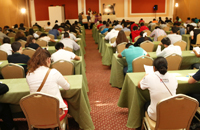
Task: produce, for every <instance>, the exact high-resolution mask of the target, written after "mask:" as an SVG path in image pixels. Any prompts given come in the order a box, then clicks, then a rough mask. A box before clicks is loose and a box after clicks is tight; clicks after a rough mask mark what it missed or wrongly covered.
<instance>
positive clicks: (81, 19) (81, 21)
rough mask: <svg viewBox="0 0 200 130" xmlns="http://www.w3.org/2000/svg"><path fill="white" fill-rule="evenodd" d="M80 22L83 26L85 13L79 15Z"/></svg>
mask: <svg viewBox="0 0 200 130" xmlns="http://www.w3.org/2000/svg"><path fill="white" fill-rule="evenodd" d="M78 21H79V23H80V24H81V25H83V12H81V13H79V15H78Z"/></svg>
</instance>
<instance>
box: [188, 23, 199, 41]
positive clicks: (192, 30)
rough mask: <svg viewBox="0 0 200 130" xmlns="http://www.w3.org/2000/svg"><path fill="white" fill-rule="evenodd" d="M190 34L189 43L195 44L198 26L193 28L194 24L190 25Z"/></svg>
mask: <svg viewBox="0 0 200 130" xmlns="http://www.w3.org/2000/svg"><path fill="white" fill-rule="evenodd" d="M189 28H190V32H189V33H190V36H191V44H196V42H197V35H198V34H200V29H199V28H194V26H192V25H191V26H190V27H189Z"/></svg>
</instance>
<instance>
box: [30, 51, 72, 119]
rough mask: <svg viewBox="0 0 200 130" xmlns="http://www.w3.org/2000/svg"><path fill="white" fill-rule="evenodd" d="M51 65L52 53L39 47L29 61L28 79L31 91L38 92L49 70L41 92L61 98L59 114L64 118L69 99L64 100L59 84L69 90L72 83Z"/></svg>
mask: <svg viewBox="0 0 200 130" xmlns="http://www.w3.org/2000/svg"><path fill="white" fill-rule="evenodd" d="M50 65H51V54H50V53H49V52H48V51H47V50H45V49H42V48H38V49H37V50H36V52H35V53H34V55H33V56H32V58H31V59H30V61H29V62H28V73H27V76H26V81H27V83H28V85H29V89H30V93H34V92H37V90H38V88H39V86H40V85H41V83H42V81H43V79H44V77H45V75H46V74H47V72H48V71H49V75H48V77H47V79H46V81H45V83H44V86H43V87H42V89H41V91H40V92H43V93H46V94H50V95H52V96H55V97H56V98H58V99H59V108H60V109H59V111H60V112H59V116H60V120H62V119H63V118H64V116H65V115H66V114H67V112H68V105H67V101H66V100H63V99H62V97H61V93H60V90H59V86H61V87H62V88H63V89H65V90H69V89H70V84H69V83H68V81H67V78H65V77H63V76H62V74H61V73H60V72H59V71H57V70H56V69H49V67H50Z"/></svg>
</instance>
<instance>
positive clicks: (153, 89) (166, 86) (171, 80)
mask: <svg viewBox="0 0 200 130" xmlns="http://www.w3.org/2000/svg"><path fill="white" fill-rule="evenodd" d="M153 68H154V71H155V72H154V73H150V74H148V75H147V74H146V75H145V76H144V78H143V79H142V80H141V81H139V83H138V88H140V89H142V90H145V89H148V90H149V93H150V101H151V103H150V105H149V106H148V109H147V113H148V115H149V117H150V118H151V119H152V120H154V121H156V106H157V103H158V102H160V101H161V100H162V99H165V98H168V97H170V96H174V95H176V89H177V87H178V82H177V80H176V77H175V76H174V75H173V74H170V73H168V72H167V60H166V59H165V58H163V57H158V58H156V59H155V60H154V62H153Z"/></svg>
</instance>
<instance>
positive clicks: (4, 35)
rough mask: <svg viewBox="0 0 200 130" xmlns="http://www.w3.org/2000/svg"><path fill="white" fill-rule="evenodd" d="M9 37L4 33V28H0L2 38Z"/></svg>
mask: <svg viewBox="0 0 200 130" xmlns="http://www.w3.org/2000/svg"><path fill="white" fill-rule="evenodd" d="M4 37H8V36H7V35H6V34H5V33H3V32H2V28H1V27H0V38H1V39H3V38H4Z"/></svg>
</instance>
